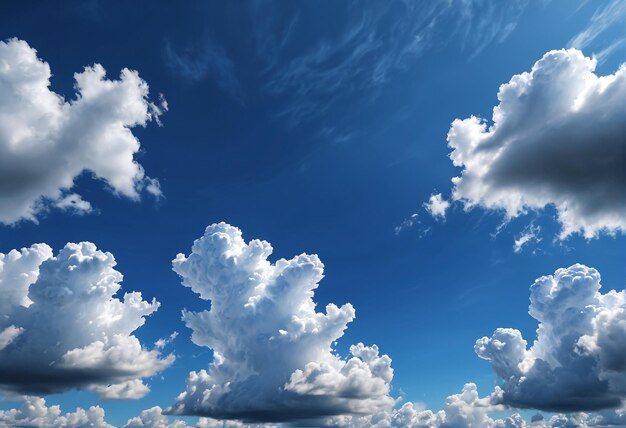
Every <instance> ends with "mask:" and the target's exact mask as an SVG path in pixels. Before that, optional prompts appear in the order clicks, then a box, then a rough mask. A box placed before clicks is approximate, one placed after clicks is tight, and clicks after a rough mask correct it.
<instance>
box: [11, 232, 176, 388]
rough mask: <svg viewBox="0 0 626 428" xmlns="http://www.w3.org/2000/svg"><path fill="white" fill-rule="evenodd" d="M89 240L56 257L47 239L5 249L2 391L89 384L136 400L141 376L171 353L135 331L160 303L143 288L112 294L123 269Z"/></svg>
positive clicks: (69, 246)
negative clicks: (147, 342)
mask: <svg viewBox="0 0 626 428" xmlns="http://www.w3.org/2000/svg"><path fill="white" fill-rule="evenodd" d="M115 264H116V263H115V259H114V258H113V255H112V254H110V253H106V252H102V251H99V250H98V249H97V248H96V246H95V245H94V244H92V243H89V242H81V243H79V244H72V243H69V244H67V245H66V246H65V247H64V248H63V249H62V250H61V251H60V252H59V253H58V255H57V256H53V254H52V249H51V248H50V247H49V246H47V245H45V244H35V245H33V246H31V247H30V248H23V249H21V250H20V251H17V250H12V251H10V252H9V253H7V254H1V253H0V294H1V295H2V299H1V300H0V390H4V391H5V392H12V393H18V394H45V393H52V392H60V391H64V390H67V389H72V388H86V389H90V390H93V391H95V392H97V393H99V394H100V395H101V397H102V398H109V399H111V398H138V397H141V396H143V395H145V394H146V393H147V392H148V391H149V389H148V388H147V386H146V385H144V384H143V383H142V381H141V380H140V379H141V378H145V377H148V376H152V375H153V374H155V373H157V372H159V371H161V370H163V369H165V368H166V367H167V366H169V365H170V364H171V363H172V362H173V360H174V356H173V355H169V356H167V357H162V356H161V354H160V351H159V350H158V349H153V350H148V349H146V348H144V347H143V346H142V345H141V343H140V342H139V340H138V339H137V337H135V336H134V335H132V334H131V333H132V332H133V331H134V330H136V329H137V328H139V327H140V326H142V325H143V324H144V322H145V317H146V316H148V315H150V314H151V313H153V312H154V311H156V310H157V308H158V307H159V303H158V302H157V301H156V300H154V299H153V300H152V301H151V302H148V301H145V300H143V299H142V296H141V293H138V292H132V293H126V294H124V296H123V298H117V297H115V295H116V293H117V292H118V291H119V289H120V287H121V285H120V281H121V280H122V274H121V273H119V272H118V271H116V270H115V269H114V266H115Z"/></svg>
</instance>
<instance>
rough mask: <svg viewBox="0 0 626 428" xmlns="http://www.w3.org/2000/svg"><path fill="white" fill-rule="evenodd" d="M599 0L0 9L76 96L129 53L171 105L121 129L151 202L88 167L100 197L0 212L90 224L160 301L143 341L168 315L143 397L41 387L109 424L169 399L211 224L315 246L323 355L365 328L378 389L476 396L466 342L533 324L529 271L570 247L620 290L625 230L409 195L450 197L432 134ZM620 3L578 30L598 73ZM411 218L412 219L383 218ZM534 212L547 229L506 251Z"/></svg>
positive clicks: (43, 228) (89, 184) (41, 234)
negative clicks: (198, 243) (186, 278)
mask: <svg viewBox="0 0 626 428" xmlns="http://www.w3.org/2000/svg"><path fill="white" fill-rule="evenodd" d="M609 3H610V2H608V1H604V2H580V3H573V2H570V1H565V0H553V1H521V0H520V1H511V2H473V1H472V2H461V1H459V2H456V1H451V2H430V1H423V2H420V1H414V2H406V3H405V2H389V3H387V2H357V3H351V2H348V1H341V2H332V1H321V2H265V1H258V2H250V3H243V2H226V3H225V2H187V3H185V5H184V6H182V7H176V8H173V7H172V6H170V5H166V4H165V3H160V2H144V1H139V2H112V3H107V2H98V1H89V2H67V3H56V2H35V3H31V4H29V5H25V4H21V3H10V4H5V5H3V6H2V13H0V39H1V40H5V41H6V40H8V39H10V38H13V37H16V38H18V39H21V40H25V41H26V42H28V44H29V45H30V46H31V47H33V48H34V49H36V50H37V54H38V56H39V58H41V59H42V60H44V61H46V62H48V63H49V64H50V67H51V69H52V78H51V89H52V90H53V91H55V92H57V93H59V94H62V95H64V96H65V97H66V98H68V99H71V98H73V97H74V94H75V90H74V88H73V85H74V82H73V75H74V73H76V72H80V71H81V70H82V69H83V67H84V66H86V65H90V64H93V63H99V64H102V65H103V66H104V68H105V69H106V70H107V75H108V77H109V78H112V79H113V78H117V77H118V73H119V71H120V70H121V69H122V68H124V67H128V68H130V69H132V70H137V71H138V72H139V75H140V76H141V78H142V79H144V80H145V81H146V82H147V83H148V85H149V87H150V94H151V98H152V99H157V97H158V94H163V96H164V97H165V99H166V100H167V103H168V107H169V111H167V112H166V113H164V114H163V115H162V116H161V121H162V123H163V126H157V125H156V124H155V123H150V124H148V126H146V127H145V128H143V127H136V128H134V129H133V133H134V135H135V136H136V137H137V138H138V139H139V141H140V142H141V151H140V152H139V153H138V155H137V156H136V160H137V161H138V162H140V163H141V165H143V167H144V168H145V171H146V173H147V174H148V175H149V176H150V177H155V178H158V180H159V182H160V185H161V190H162V192H163V197H162V198H160V199H158V198H153V197H151V196H150V195H145V196H144V197H142V199H141V200H140V201H131V200H128V198H125V197H122V196H118V195H115V194H113V193H112V192H110V191H107V189H106V187H107V185H106V184H105V183H103V181H102V180H98V179H94V178H93V177H92V174H91V173H89V172H83V173H82V174H81V175H80V176H79V177H78V178H77V179H76V181H75V187H74V188H73V190H74V191H76V192H78V193H80V194H81V195H82V197H83V199H85V200H88V201H89V202H90V203H91V205H92V206H93V207H94V208H95V212H94V213H90V214H86V215H71V214H70V215H68V213H66V212H62V211H60V210H55V209H50V210H48V211H47V212H44V213H42V214H41V215H40V216H39V221H38V223H35V222H31V221H21V222H19V223H17V224H15V225H10V226H7V225H2V226H0V242H1V243H2V245H1V248H0V251H1V252H8V251H9V250H10V249H12V248H21V247H25V246H30V245H31V244H33V243H37V242H45V243H47V244H48V245H50V246H51V247H52V248H53V249H54V250H55V252H56V251H57V250H59V249H60V248H62V247H63V245H65V243H66V242H80V241H90V242H94V243H96V244H97V246H98V248H100V249H102V250H105V251H109V252H111V253H113V254H114V255H115V258H116V260H117V263H118V265H117V267H116V269H117V270H119V271H120V272H122V273H123V275H124V281H123V283H122V286H123V290H125V291H131V290H135V291H141V292H142V294H143V295H144V298H146V299H152V297H156V298H157V299H158V300H159V301H160V302H161V304H162V305H161V308H160V309H159V310H158V311H157V312H156V313H155V314H153V315H152V316H150V317H149V318H148V319H147V322H146V324H145V326H143V327H141V328H140V329H138V330H137V332H136V335H137V337H139V339H140V340H141V341H142V343H146V344H151V343H154V342H155V341H156V340H158V339H159V338H162V337H165V336H168V335H169V334H170V333H172V332H173V331H177V332H178V333H179V335H178V337H177V338H176V339H175V340H174V341H173V342H172V343H171V344H169V345H167V346H168V347H169V348H166V350H169V351H170V352H174V353H175V354H176V356H177V360H176V362H175V363H174V364H173V365H172V366H171V367H170V368H168V369H167V370H165V371H164V372H163V373H162V376H163V378H162V379H161V375H157V376H155V377H153V378H151V379H150V380H149V381H148V383H149V385H150V388H151V390H152V391H151V392H150V393H149V394H148V395H147V396H145V397H144V398H141V399H139V400H121V401H101V400H98V398H97V396H96V395H95V394H93V393H91V392H77V391H70V392H66V393H62V394H53V395H50V396H49V397H47V401H48V402H49V403H54V404H60V405H61V407H62V408H63V409H64V411H69V410H72V409H74V408H76V407H78V406H80V407H89V406H90V405H93V404H96V403H97V404H99V405H100V406H102V407H103V408H104V409H105V411H106V414H107V420H108V421H109V422H110V423H112V424H115V425H123V424H124V423H125V422H126V421H127V420H128V419H129V418H131V417H132V416H135V415H137V414H138V413H139V412H140V411H141V410H143V409H147V408H149V407H152V406H154V405H159V406H161V407H166V406H168V405H171V404H173V403H174V400H175V397H176V395H177V394H179V393H180V392H181V391H183V390H184V379H185V378H186V376H187V374H188V372H189V371H191V370H199V369H201V368H205V367H206V365H207V364H208V363H209V362H210V361H211V352H210V350H209V349H207V348H203V347H199V346H197V345H195V344H194V343H192V342H191V340H190V330H189V329H188V328H187V327H185V325H184V323H183V321H181V310H182V309H183V308H187V309H190V310H202V309H205V308H207V307H208V305H207V303H206V302H202V301H200V300H199V299H198V298H197V297H196V295H195V294H194V293H193V292H192V291H191V290H190V289H188V288H185V287H182V286H181V285H180V278H179V277H178V275H177V274H176V273H174V272H173V271H172V268H171V260H172V259H173V258H174V257H175V256H176V254H177V253H179V252H182V253H185V254H188V253H189V251H190V247H191V244H192V242H193V241H194V239H196V238H198V237H199V236H201V235H202V232H203V230H204V228H205V227H206V226H207V225H209V224H212V223H216V222H220V221H225V222H227V223H229V224H232V225H234V226H237V227H239V228H240V229H241V230H242V231H243V233H244V237H245V239H246V240H248V239H253V238H259V239H264V240H267V241H268V242H271V243H272V246H273V247H274V254H273V255H272V256H271V257H270V260H272V261H275V260H277V259H278V258H281V257H284V258H291V257H293V256H295V255H297V254H301V253H302V252H306V253H309V254H318V255H319V256H320V258H321V260H322V261H323V262H324V265H325V273H324V274H325V278H324V279H323V280H322V282H321V284H320V287H319V289H317V290H316V292H315V301H316V302H317V303H318V308H323V307H324V306H325V305H326V304H327V303H330V302H335V303H337V304H339V305H341V304H343V303H346V302H350V303H352V305H354V307H355V308H356V319H355V321H354V322H353V323H351V324H350V325H349V328H348V329H347V330H346V332H345V335H344V336H343V337H342V338H341V340H339V343H338V346H337V350H338V352H339V354H340V355H342V356H345V355H347V353H348V348H349V345H350V344H353V343H357V342H364V343H366V344H373V343H375V344H377V345H378V346H379V348H380V349H381V351H382V352H384V353H386V354H388V355H389V356H391V358H392V359H393V368H394V372H395V375H394V378H393V382H392V395H393V396H398V395H402V396H403V397H404V398H405V400H404V401H412V402H422V403H424V404H425V406H427V407H428V408H431V409H439V408H441V407H442V405H443V403H444V401H445V398H446V397H447V396H449V395H450V394H453V393H457V392H458V391H460V390H461V388H462V387H463V385H464V384H465V383H467V382H475V383H476V384H477V385H478V389H479V391H482V393H481V395H482V394H488V393H490V391H492V390H493V388H494V386H495V385H496V384H500V383H501V382H500V381H499V380H498V378H497V377H496V375H495V374H494V373H493V371H492V369H491V367H490V365H489V363H488V362H486V361H484V360H481V359H480V358H478V357H477V356H476V355H475V353H474V349H473V347H474V342H475V341H476V339H478V338H480V337H482V336H489V335H491V333H492V332H493V331H494V330H495V329H496V328H498V327H515V328H517V329H519V330H520V331H521V332H522V333H523V335H524V337H525V338H527V339H528V340H529V341H530V342H532V338H534V337H535V329H536V328H537V322H536V320H534V319H532V318H531V317H530V316H529V315H528V297H529V290H528V287H529V286H530V285H531V284H532V283H533V281H534V280H535V279H536V278H538V277H540V276H542V275H548V274H552V273H553V272H554V271H555V270H556V269H557V268H560V267H567V266H570V265H572V264H574V263H584V264H585V265H587V266H592V267H595V268H596V269H598V271H600V272H601V273H602V283H603V284H604V285H603V290H604V291H605V292H606V291H608V290H610V289H616V290H622V289H623V287H624V283H625V281H626V270H625V268H624V255H625V254H626V241H625V240H624V236H623V234H621V233H617V234H616V235H615V236H609V235H607V234H602V235H600V236H599V237H597V238H594V239H588V240H587V239H584V238H583V237H581V236H580V235H573V236H570V237H568V238H567V239H566V240H564V241H561V240H559V239H558V233H559V228H560V225H559V223H558V222H557V221H556V214H557V213H556V211H555V209H554V207H547V208H546V209H544V210H541V211H538V212H529V213H528V214H526V215H523V216H520V217H518V218H514V219H511V220H510V221H509V222H506V224H504V225H503V222H505V219H504V216H503V213H502V212H498V211H490V210H485V209H482V208H475V209H472V210H469V211H465V210H464V209H463V205H462V204H461V203H460V202H454V203H452V206H451V207H450V209H449V211H448V212H447V215H446V218H445V220H436V219H434V218H432V217H431V216H430V215H429V214H428V213H427V211H426V210H425V209H424V205H423V204H424V203H425V202H426V201H427V200H428V198H429V196H430V195H431V194H433V193H442V194H443V196H444V197H445V198H446V199H449V198H450V189H451V183H450V179H451V178H452V177H454V176H457V175H459V172H460V169H459V168H458V167H455V166H453V165H452V162H451V161H450V159H449V157H448V155H449V153H450V149H449V148H448V146H447V142H446V135H447V133H448V130H449V128H450V124H451V123H452V121H453V120H454V119H457V118H460V119H464V118H467V117H470V116H471V115H476V116H480V117H484V118H491V113H492V109H493V107H494V106H495V105H497V104H498V100H497V98H496V95H497V92H498V88H499V86H500V85H501V84H503V83H505V82H508V81H509V80H510V79H511V76H513V75H515V74H518V73H522V72H524V71H528V70H530V68H531V67H532V65H533V64H534V63H535V61H537V60H539V59H540V58H541V57H542V56H543V55H544V53H546V52H548V51H550V50H552V49H561V48H565V47H569V46H571V45H572V43H573V40H574V38H575V37H576V36H577V35H579V34H581V33H582V32H583V31H585V30H586V29H587V28H588V27H589V26H590V25H591V24H593V22H594V20H593V16H594V14H596V15H595V16H598V15H597V14H598V13H599V12H598V11H599V10H601V9H602V8H603V7H605V5H607V4H609ZM624 16H626V13H623V15H622V16H621V19H622V20H621V21H619V20H616V22H615V23H609V24H606V26H605V27H603V28H604V30H603V31H601V32H599V34H598V35H597V37H595V38H592V40H585V41H584V43H583V45H582V46H579V47H580V48H582V51H583V53H584V54H585V55H587V56H591V55H593V54H596V55H599V54H600V53H601V52H604V53H603V55H602V56H601V57H599V58H600V62H599V64H598V67H597V69H596V73H597V74H598V75H605V74H612V73H614V72H615V71H616V70H617V68H618V67H619V64H621V63H622V62H624V60H625V58H626V57H625V53H626V52H625V51H624V46H625V45H624V44H623V39H624V37H625V34H624V20H623V18H624ZM597 20H598V19H596V21H597ZM598 25H600V24H598ZM603 25H604V24H603ZM620 40H621V41H620ZM615 43H617V44H616V45H615V47H614V48H612V50H610V51H605V49H606V48H607V47H610V46H613V44H615ZM413 214H417V216H416V217H414V221H413V224H410V225H409V224H408V223H404V224H405V227H402V228H400V229H399V230H396V227H398V226H400V225H402V224H403V222H404V221H405V220H406V219H409V218H411V216H412V215H413ZM531 223H532V224H533V225H538V226H540V228H541V238H542V240H541V241H540V242H531V243H530V244H529V245H527V246H524V247H523V248H522V250H521V251H520V252H518V253H516V252H514V249H513V246H514V241H515V239H517V238H518V237H519V236H520V235H521V234H522V233H523V231H524V229H525V227H527V226H528V225H529V224H531ZM18 405H19V401H15V400H7V401H4V402H2V403H0V408H2V409H8V408H12V407H16V406H18ZM529 412H530V411H529ZM189 420H190V421H193V420H194V419H193V418H190V419H189Z"/></svg>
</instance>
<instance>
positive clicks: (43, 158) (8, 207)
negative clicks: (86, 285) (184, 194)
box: [0, 39, 167, 224]
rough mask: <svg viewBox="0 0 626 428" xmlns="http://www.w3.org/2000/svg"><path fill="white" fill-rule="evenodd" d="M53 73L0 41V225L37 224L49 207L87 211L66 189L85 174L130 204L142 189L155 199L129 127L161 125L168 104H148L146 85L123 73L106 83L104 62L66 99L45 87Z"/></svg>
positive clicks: (14, 44)
mask: <svg viewBox="0 0 626 428" xmlns="http://www.w3.org/2000/svg"><path fill="white" fill-rule="evenodd" d="M50 76H51V71H50V66H49V65H48V63H46V62H44V61H42V60H40V59H39V58H37V53H36V51H35V50H34V49H33V48H31V47H30V46H29V45H28V43H26V42H24V41H21V40H16V39H11V40H9V41H7V42H2V41H0V222H1V223H5V224H10V223H15V222H17V221H19V220H21V219H26V220H32V221H36V219H37V214H38V213H39V212H41V211H42V210H44V209H47V208H48V207H57V208H59V209H65V210H67V209H71V210H74V211H79V212H85V211H90V210H91V205H90V204H89V202H87V201H84V200H83V199H82V198H81V197H80V196H79V195H78V194H76V193H72V192H71V189H72V187H73V185H74V180H75V178H76V177H77V176H79V175H80V174H81V173H82V172H84V171H88V172H90V173H92V174H93V176H94V177H96V178H100V179H102V180H104V181H105V182H106V183H107V185H108V186H109V187H110V188H111V189H112V190H113V191H114V192H115V193H116V194H120V195H124V196H126V197H129V198H131V199H138V198H139V197H140V192H141V191H142V190H146V191H147V192H150V193H152V194H155V195H160V190H159V183H158V181H156V180H155V179H151V178H149V177H147V176H146V175H145V174H144V170H143V168H142V166H141V165H140V164H139V163H137V162H136V161H135V159H134V155H135V154H136V153H137V152H138V151H139V149H140V145H139V140H137V138H136V137H135V136H134V135H133V133H132V132H131V128H133V127H135V126H137V125H140V126H145V125H146V124H147V122H148V121H150V120H156V121H157V122H158V118H159V115H160V114H161V113H162V112H163V110H164V109H166V108H167V104H166V103H165V102H162V103H161V104H160V105H158V106H157V105H156V104H154V103H152V102H150V101H149V99H148V85H147V84H146V82H144V81H143V80H142V79H141V78H139V75H138V74H137V72H135V71H131V70H128V69H123V70H122V72H121V74H120V78H119V79H118V80H108V79H106V77H105V70H104V68H103V67H102V66H101V65H99V64H95V65H94V66H92V67H86V68H85V69H84V70H83V71H82V72H80V73H76V74H75V75H74V79H75V81H76V83H75V87H76V91H77V94H76V97H75V98H74V99H73V100H70V101H66V100H65V99H64V98H63V97H62V96H60V95H58V94H57V93H55V92H53V91H51V90H50Z"/></svg>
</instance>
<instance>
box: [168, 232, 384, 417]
mask: <svg viewBox="0 0 626 428" xmlns="http://www.w3.org/2000/svg"><path fill="white" fill-rule="evenodd" d="M271 253H272V246H271V245H270V244H269V243H268V242H265V241H260V240H252V241H250V242H249V243H246V242H245V241H244V240H243V238H242V234H241V231H240V230H239V229H237V228H235V227H232V226H230V225H228V224H225V223H219V224H214V225H211V226H209V227H207V229H206V231H205V233H204V236H203V237H201V238H200V239H198V240H196V241H195V242H194V244H193V247H192V250H191V254H190V255H189V256H187V257H186V256H184V255H183V254H179V255H178V256H177V257H176V259H175V260H174V261H173V268H174V271H175V272H177V273H178V274H179V275H180V276H181V278H182V282H183V285H185V286H187V287H190V288H191V289H192V290H193V291H194V292H196V293H197V294H198V295H199V296H200V298H201V299H203V300H209V301H210V302H211V306H210V310H205V311H202V312H199V313H193V312H187V311H185V312H184V313H183V319H184V321H185V323H186V325H187V326H188V327H189V328H190V329H191V330H192V331H193V334H192V340H193V342H194V343H196V344H197V345H200V346H206V347H209V348H211V349H212V350H213V362H212V363H211V364H210V365H209V367H208V369H207V370H201V371H199V372H191V373H190V375H189V378H188V379H187V389H186V391H185V392H183V393H182V394H180V396H179V397H178V400H177V403H176V404H175V405H174V406H173V407H172V408H171V409H169V411H170V412H172V413H175V414H195V415H202V416H210V417H213V418H221V419H240V420H244V421H248V422H254V421H289V420H296V419H307V418H319V417H323V416H328V415H337V414H352V413H363V414H366V413H373V412H376V411H380V410H383V409H386V408H389V407H391V405H392V404H393V402H394V400H393V399H392V398H391V397H390V396H389V388H390V382H391V379H392V376H393V370H392V369H391V359H390V358H389V357H388V356H386V355H382V356H381V355H379V351H378V347H376V346H375V345H374V346H372V347H368V346H364V345H363V344H361V343H359V344H357V345H354V346H352V347H351V348H350V353H351V356H350V357H349V358H342V357H340V356H339V355H337V354H336V353H335V351H334V350H333V343H334V342H335V341H336V340H337V339H339V338H340V337H341V336H342V335H343V332H344V330H345V329H346V328H347V324H348V323H349V322H350V321H352V320H353V319H354V317H355V311H354V308H353V307H352V305H350V304H349V303H348V304H345V305H343V306H341V307H338V306H336V305H334V304H329V305H327V306H326V312H325V313H324V312H317V311H316V308H315V306H316V305H315V302H314V301H313V297H314V292H315V289H316V288H317V287H318V283H319V281H320V280H321V279H322V277H323V269H324V266H323V264H322V262H321V261H320V260H319V258H318V257H317V256H316V255H307V254H301V255H299V256H296V257H294V258H292V259H290V260H285V259H280V260H278V261H276V263H271V262H270V261H269V260H268V257H269V256H270V254H271Z"/></svg>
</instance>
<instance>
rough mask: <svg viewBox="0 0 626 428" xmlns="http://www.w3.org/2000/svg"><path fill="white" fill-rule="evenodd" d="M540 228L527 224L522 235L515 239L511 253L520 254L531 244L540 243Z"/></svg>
mask: <svg viewBox="0 0 626 428" xmlns="http://www.w3.org/2000/svg"><path fill="white" fill-rule="evenodd" d="M540 234H541V226H535V225H533V224H529V225H528V226H527V227H525V228H524V230H523V231H522V233H521V234H520V235H519V236H518V237H517V238H515V242H514V243H513V251H514V252H515V253H518V254H519V253H521V252H522V250H523V248H524V247H525V246H527V245H529V244H530V243H532V242H541V235H540Z"/></svg>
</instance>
